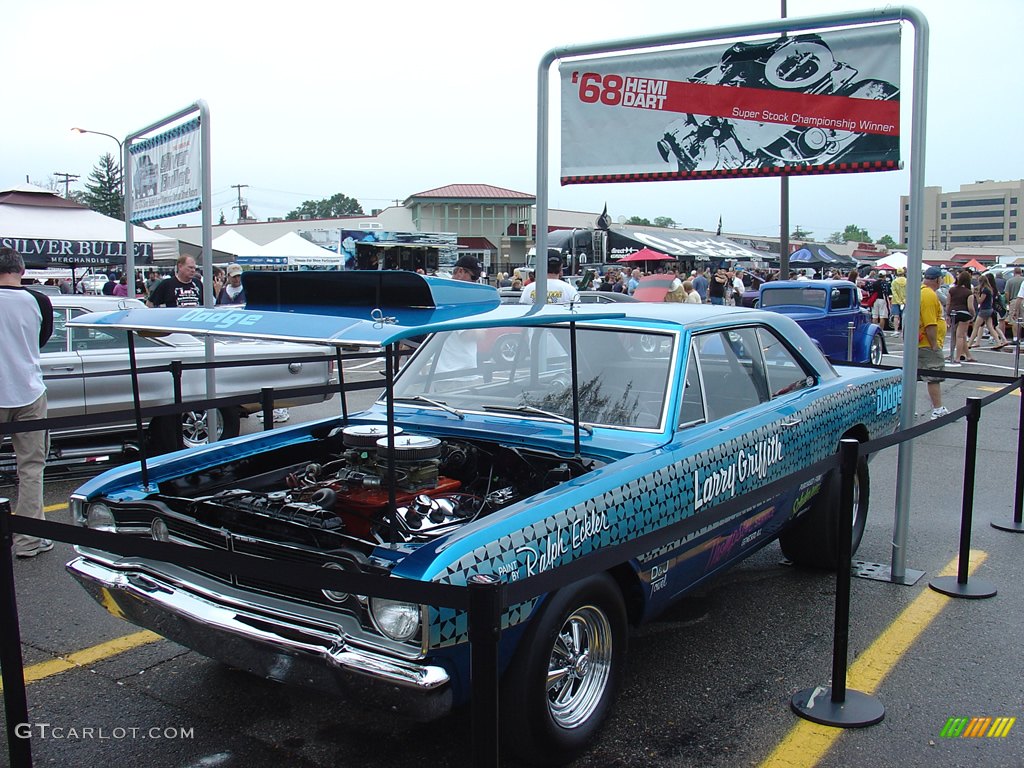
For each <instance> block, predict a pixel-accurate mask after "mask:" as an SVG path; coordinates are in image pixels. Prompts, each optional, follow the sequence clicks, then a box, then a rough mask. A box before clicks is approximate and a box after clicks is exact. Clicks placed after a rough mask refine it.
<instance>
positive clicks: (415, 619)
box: [370, 597, 420, 642]
mask: <svg viewBox="0 0 1024 768" xmlns="http://www.w3.org/2000/svg"><path fill="white" fill-rule="evenodd" d="M370 617H371V618H372V619H373V624H374V626H376V627H377V629H379V630H380V631H381V632H382V633H383V634H384V635H385V636H386V637H389V638H391V639H392V640H395V641H397V642H405V641H406V640H411V639H412V638H413V637H414V636H415V635H416V631H417V630H418V629H419V626H420V607H419V606H418V605H416V604H415V603H402V602H399V601H398V600H388V599H386V598H383V597H374V598H372V599H371V600H370Z"/></svg>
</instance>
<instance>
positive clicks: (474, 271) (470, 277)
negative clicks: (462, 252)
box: [452, 255, 483, 283]
mask: <svg viewBox="0 0 1024 768" xmlns="http://www.w3.org/2000/svg"><path fill="white" fill-rule="evenodd" d="M482 273H483V270H482V269H481V268H480V262H479V261H477V260H476V259H474V258H473V257H472V256H468V255H467V256H463V257H461V258H460V259H459V260H458V261H456V262H455V268H454V269H452V279H453V280H461V281H463V282H465V283H478V282H480V275H481V274H482Z"/></svg>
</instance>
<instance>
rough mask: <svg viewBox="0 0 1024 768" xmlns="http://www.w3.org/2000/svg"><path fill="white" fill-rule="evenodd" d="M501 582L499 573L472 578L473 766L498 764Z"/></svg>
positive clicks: (470, 638)
mask: <svg viewBox="0 0 1024 768" xmlns="http://www.w3.org/2000/svg"><path fill="white" fill-rule="evenodd" d="M502 603H503V600H502V584H501V581H500V580H499V579H498V578H497V577H496V576H491V575H490V574H483V573H481V574H475V575H473V576H470V577H469V643H470V654H471V657H470V673H469V674H470V683H471V686H472V702H473V704H472V707H473V714H472V718H473V722H472V726H473V765H474V766H475V767H476V768H496V767H497V765H498V640H499V639H500V638H501V612H502V609H503V606H502Z"/></svg>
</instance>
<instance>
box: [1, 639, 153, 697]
mask: <svg viewBox="0 0 1024 768" xmlns="http://www.w3.org/2000/svg"><path fill="white" fill-rule="evenodd" d="M157 640H163V638H162V637H160V635H158V634H156V633H154V632H150V631H149V630H143V631H142V632H135V633H134V634H131V635H124V636H123V637H115V638H114V639H113V640H108V641H107V642H105V643H100V644H99V645H94V646H92V647H91V648H84V649H83V650H81V651H75V652H74V653H71V654H68V655H67V656H62V657H60V658H57V659H50V660H49V661H41V662H39V663H38V664H33V665H32V666H30V667H25V683H26V684H28V683H34V682H36V681H38V680H43V679H45V678H47V677H52V676H53V675H59V674H60V673H61V672H67V671H68V670H71V669H76V668H78V667H87V666H89V665H90V664H95V663H96V662H98V661H103V660H104V659H109V658H111V657H113V656H117V655H118V654H121V653H124V652H125V651H130V650H132V649H133V648H138V647H139V646H142V645H147V644H149V643H154V642H156V641H157ZM3 689H4V688H3V683H2V682H0V691H3Z"/></svg>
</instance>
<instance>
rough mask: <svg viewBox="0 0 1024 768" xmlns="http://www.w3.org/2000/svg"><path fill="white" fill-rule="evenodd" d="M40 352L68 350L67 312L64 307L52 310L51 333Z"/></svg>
mask: <svg viewBox="0 0 1024 768" xmlns="http://www.w3.org/2000/svg"><path fill="white" fill-rule="evenodd" d="M40 351H41V352H67V351H68V313H67V310H64V309H55V310H53V334H52V335H51V336H50V340H49V341H47V342H46V343H45V344H44V345H43V348H42V349H41V350H40Z"/></svg>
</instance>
